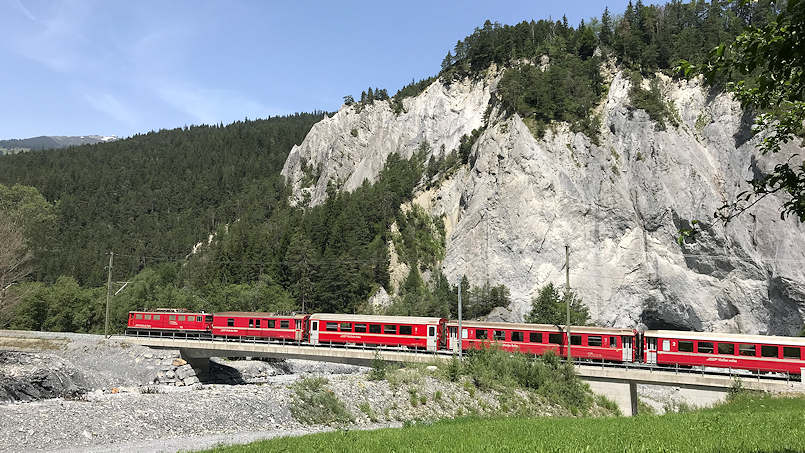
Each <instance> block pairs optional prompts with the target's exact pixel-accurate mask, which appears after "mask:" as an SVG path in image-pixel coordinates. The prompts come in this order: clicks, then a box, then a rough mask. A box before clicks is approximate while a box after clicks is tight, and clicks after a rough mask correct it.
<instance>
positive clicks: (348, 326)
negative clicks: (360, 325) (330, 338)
mask: <svg viewBox="0 0 805 453" xmlns="http://www.w3.org/2000/svg"><path fill="white" fill-rule="evenodd" d="M341 332H352V323H351V322H342V323H341Z"/></svg>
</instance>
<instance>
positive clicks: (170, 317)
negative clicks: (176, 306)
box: [168, 315, 176, 321]
mask: <svg viewBox="0 0 805 453" xmlns="http://www.w3.org/2000/svg"><path fill="white" fill-rule="evenodd" d="M168 321H176V315H169V316H168Z"/></svg>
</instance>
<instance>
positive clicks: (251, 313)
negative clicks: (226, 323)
mask: <svg viewBox="0 0 805 453" xmlns="http://www.w3.org/2000/svg"><path fill="white" fill-rule="evenodd" d="M215 316H238V317H246V318H289V319H303V318H304V317H305V316H307V315H306V314H302V313H300V314H294V315H281V314H277V313H269V312H264V311H222V312H220V313H215Z"/></svg>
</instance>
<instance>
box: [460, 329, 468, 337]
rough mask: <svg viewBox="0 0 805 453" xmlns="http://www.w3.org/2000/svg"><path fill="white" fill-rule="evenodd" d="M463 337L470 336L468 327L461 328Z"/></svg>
mask: <svg viewBox="0 0 805 453" xmlns="http://www.w3.org/2000/svg"><path fill="white" fill-rule="evenodd" d="M461 338H469V333H468V332H467V329H461Z"/></svg>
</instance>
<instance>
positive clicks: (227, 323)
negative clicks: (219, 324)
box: [226, 318, 235, 327]
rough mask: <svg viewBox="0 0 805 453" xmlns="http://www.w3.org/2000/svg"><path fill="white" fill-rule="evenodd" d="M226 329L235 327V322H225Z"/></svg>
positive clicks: (232, 320) (230, 319)
mask: <svg viewBox="0 0 805 453" xmlns="http://www.w3.org/2000/svg"><path fill="white" fill-rule="evenodd" d="M226 326H227V327H235V320H234V319H233V318H229V319H227V320H226Z"/></svg>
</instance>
